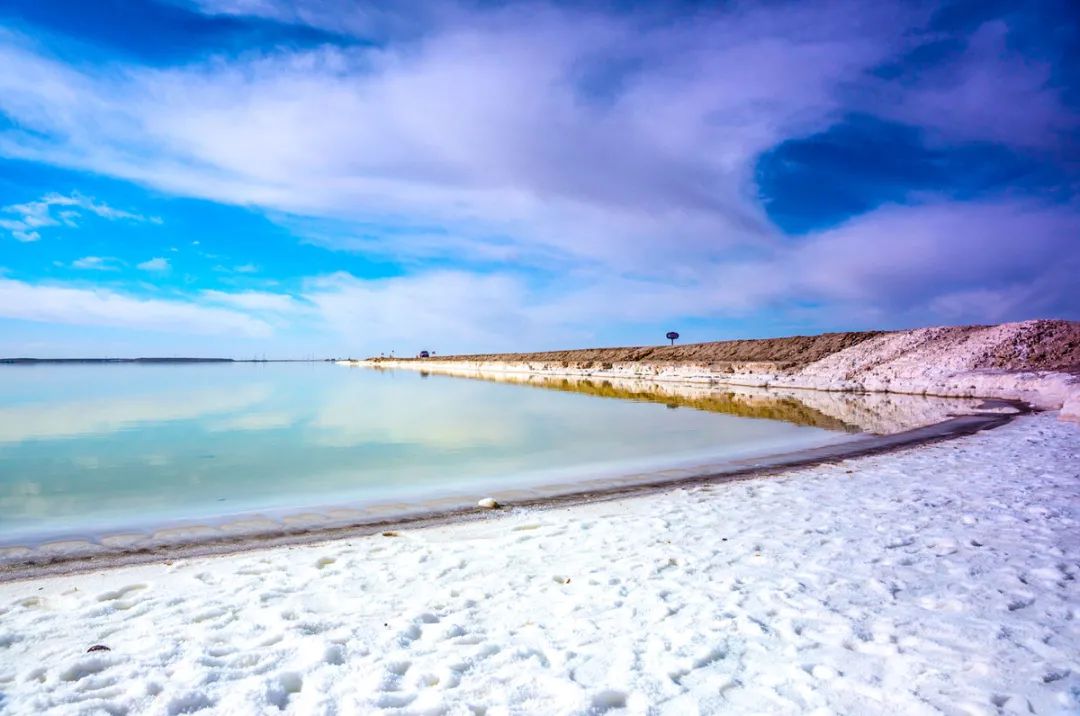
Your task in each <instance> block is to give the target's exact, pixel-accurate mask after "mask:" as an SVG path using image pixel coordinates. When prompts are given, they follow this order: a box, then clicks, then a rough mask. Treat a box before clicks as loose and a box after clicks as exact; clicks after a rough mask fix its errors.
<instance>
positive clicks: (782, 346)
mask: <svg viewBox="0 0 1080 716" xmlns="http://www.w3.org/2000/svg"><path fill="white" fill-rule="evenodd" d="M880 335H883V332H882V331H865V332H855V333H823V334H821V335H818V336H791V337H789V338H761V339H754V340H738V341H717V342H714V343H690V344H687V345H679V346H645V347H637V348H585V349H581V350H570V351H547V352H542V353H485V354H474V355H456V356H437V357H433V358H430V359H425V360H433V361H506V362H541V361H542V362H555V363H558V362H562V363H573V364H581V363H621V362H638V361H648V362H650V363H693V364H714V363H777V364H781V365H784V366H785V367H788V368H794V367H799V366H802V365H807V364H809V363H813V362H815V361H818V360H821V359H822V358H824V357H826V356H828V355H832V354H833V353H836V352H838V351H842V350H844V349H846V348H850V347H852V346H855V345H858V344H860V343H862V342H863V341H866V340H869V339H871V338H875V337H877V336H880Z"/></svg>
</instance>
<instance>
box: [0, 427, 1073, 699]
mask: <svg viewBox="0 0 1080 716" xmlns="http://www.w3.org/2000/svg"><path fill="white" fill-rule="evenodd" d="M1055 417H1056V416H1055V415H1054V414H1040V415H1030V416H1022V417H1018V418H1016V419H1015V420H1013V421H1012V422H1011V423H1009V424H1007V425H1005V426H1003V427H1000V428H997V429H995V430H990V431H985V432H980V433H977V434H975V435H971V436H967V437H961V438H957V439H954V440H951V441H947V442H941V443H935V444H932V445H924V446H921V447H916V448H909V449H905V450H902V451H898V452H894V453H889V454H885V455H878V456H871V457H863V458H858V459H852V460H847V461H843V462H838V463H831V464H825V465H819V466H815V467H811V468H804V469H799V470H794V471H791V472H788V473H785V474H783V475H782V476H778V477H771V478H764V479H760V480H752V481H744V482H734V483H725V484H714V485H702V486H696V487H692V488H679V489H670V490H666V491H661V492H657V493H655V494H652V495H648V496H644V497H632V498H624V499H619V500H613V501H604V502H596V503H592V504H582V505H575V506H570V507H551V508H548V509H514V508H513V507H512V506H511V508H510V509H506V510H500V511H496V512H492V513H490V514H489V515H488V516H487V518H486V519H483V520H480V521H473V522H466V523H460V524H451V525H444V526H438V527H431V528H423V529H415V530H401V531H398V532H396V533H392V534H389V535H386V536H382V535H376V536H370V537H359V538H354V539H348V540H339V541H335V542H327V543H321V544H310V545H304V546H297V547H291V548H277V549H273V550H267V551H262V552H247V553H242V554H234V555H229V556H222V557H205V558H198V559H188V560H176V561H172V562H169V563H158V564H153V565H143V566H139V567H128V568H119V569H114V570H107V571H101V572H96V573H90V574H73V575H68V576H63V577H49V578H43V579H36V580H30V581H21V582H12V583H7V584H0V712H4V713H11V714H38V713H45V712H48V713H59V714H65V713H72V714H74V713H99V712H100V713H148V714H178V713H191V712H196V711H205V712H206V713H240V714H245V713H282V712H284V713H298V714H301V713H302V714H309V713H315V714H323V713H325V714H354V713H355V714H360V713H379V712H385V713H410V714H412V713H449V714H470V713H486V714H501V713H544V714H564V713H565V714H571V713H580V714H586V713H600V712H608V711H610V712H613V713H619V712H624V713H635V714H636V713H642V714H643V713H659V714H680V715H681V714H693V713H790V714H796V713H902V714H922V713H926V714H936V713H947V714H958V713H975V714H981V713H986V714H994V713H1036V714H1065V713H1077V712H1078V711H1080V646H1078V645H1080V619H1078V618H1077V617H1078V616H1080V581H1078V580H1077V577H1078V576H1080V431H1077V430H1076V428H1075V426H1071V425H1068V424H1065V423H1061V422H1059V421H1057V420H1056V419H1055ZM95 645H102V646H105V647H108V649H109V650H108V651H105V650H97V651H93V652H89V653H87V650H88V649H89V648H90V647H92V646H95Z"/></svg>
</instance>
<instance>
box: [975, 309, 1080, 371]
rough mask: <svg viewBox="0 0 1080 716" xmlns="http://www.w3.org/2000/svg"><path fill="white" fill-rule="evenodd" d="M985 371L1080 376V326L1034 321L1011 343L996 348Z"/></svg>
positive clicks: (991, 353)
mask: <svg viewBox="0 0 1080 716" xmlns="http://www.w3.org/2000/svg"><path fill="white" fill-rule="evenodd" d="M982 367H985V368H998V369H1003V370H1057V371H1062V372H1068V373H1077V372H1080V323H1078V322H1076V321H1032V322H1030V323H1026V324H1024V326H1023V328H1022V329H1021V330H1020V331H1019V332H1018V334H1017V335H1016V336H1014V337H1013V339H1012V340H1010V341H1005V342H1002V343H1000V344H999V345H998V346H996V347H995V348H994V349H993V350H992V351H991V352H990V354H989V355H988V356H987V357H986V363H985V365H984V366H982Z"/></svg>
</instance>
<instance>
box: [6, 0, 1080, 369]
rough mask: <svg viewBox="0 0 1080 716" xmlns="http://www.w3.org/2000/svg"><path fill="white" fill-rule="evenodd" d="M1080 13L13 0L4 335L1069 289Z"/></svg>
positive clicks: (984, 307) (356, 344)
mask: <svg viewBox="0 0 1080 716" xmlns="http://www.w3.org/2000/svg"><path fill="white" fill-rule="evenodd" d="M1078 21H1080V11H1078V10H1077V9H1076V8H1075V7H1074V6H1073V4H1071V3H1068V2H1053V1H1048V2H1043V3H1026V4H1016V3H1005V2H1001V3H997V2H953V3H919V2H896V3H892V2H880V3H862V2H843V1H835V2H768V3H750V2H745V3H741V2H727V3H715V4H713V3H662V4H659V3H658V4H649V3H628V2H595V3H585V4H582V3H561V2H546V3H545V2H539V3H501V2H438V3H436V2H416V3H408V4H407V7H406V6H405V5H401V6H388V7H387V8H386V9H371V8H370V7H369V6H367V5H366V4H359V3H351V2H340V1H339V0H300V1H299V2H283V1H281V0H191V1H188V0H168V1H166V0H161V1H158V2H149V1H145V2H139V1H138V0H125V1H121V0H108V1H103V2H100V3H83V2H59V1H54V0H9V1H8V2H7V3H4V4H3V6H0V63H2V66H3V67H4V68H5V71H4V72H3V73H2V74H0V355H6V356H13V355H32V356H75V355H91V356H105V355H125V356H134V355H163V354H183V355H228V356H237V357H247V356H253V355H260V356H261V355H267V356H270V357H302V356H308V355H317V356H328V355H333V356H342V355H367V354H373V353H380V352H389V351H396V352H397V353H399V354H408V353H412V352H415V351H417V350H420V349H423V348H427V349H435V350H439V351H440V352H443V353H449V352H461V351H489V350H510V349H520V350H525V349H543V348H557V347H571V346H585V345H619V344H623V345H625V344H646V343H660V342H662V341H663V334H664V333H665V332H666V331H667V330H671V329H675V330H679V331H680V332H681V333H682V335H683V336H684V339H686V340H693V341H698V340H713V339H719V338H730V337H755V336H770V335H785V334H792V333H812V332H820V331H826V330H850V329H865V328H898V327H907V326H916V325H928V324H945V323H969V322H997V321H1005V320H1018V319H1025V318H1033V317H1064V318H1074V319H1075V318H1080V291H1078V290H1077V288H1078V285H1080V281H1078V280H1077V278H1076V277H1077V276H1080V234H1078V231H1080V199H1078V194H1077V188H1078V186H1080V124H1078V112H1080V82H1078V74H1077V73H1078V62H1080V30H1078V28H1080V22H1078Z"/></svg>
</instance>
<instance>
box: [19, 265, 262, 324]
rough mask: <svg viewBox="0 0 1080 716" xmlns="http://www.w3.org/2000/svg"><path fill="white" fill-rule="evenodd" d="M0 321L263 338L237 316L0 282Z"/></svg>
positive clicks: (104, 293) (249, 320)
mask: <svg viewBox="0 0 1080 716" xmlns="http://www.w3.org/2000/svg"><path fill="white" fill-rule="evenodd" d="M0 317H4V318H14V319H18V320H24V321H41V322H46V323H60V324H67V325H86V326H110V327H117V328H129V329H139V330H151V331H163V332H173V333H181V334H197V335H208V334H241V335H245V336H254V337H266V336H269V335H270V332H271V331H270V326H269V324H267V323H266V322H265V321H263V320H261V319H259V318H256V317H253V316H250V315H248V314H246V313H242V312H239V311H233V310H227V309H223V308H216V307H209V306H203V305H199V304H196V303H191V302H187V301H179V300H163V299H155V298H138V297H135V296H131V295H128V294H123V293H118V292H116V291H109V290H104V289H96V290H95V289H86V288H79V287H73V286H68V285H62V284H61V285H43V284H30V283H26V282H23V281H16V280H11V279H0Z"/></svg>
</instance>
